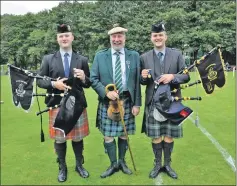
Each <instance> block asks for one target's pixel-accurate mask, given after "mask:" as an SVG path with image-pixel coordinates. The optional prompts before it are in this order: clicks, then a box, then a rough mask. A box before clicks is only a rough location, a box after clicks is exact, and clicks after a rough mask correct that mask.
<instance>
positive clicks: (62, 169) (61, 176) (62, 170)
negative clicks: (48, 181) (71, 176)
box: [58, 165, 67, 182]
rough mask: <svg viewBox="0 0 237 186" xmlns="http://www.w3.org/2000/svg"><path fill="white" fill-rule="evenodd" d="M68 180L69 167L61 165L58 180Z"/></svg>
mask: <svg viewBox="0 0 237 186" xmlns="http://www.w3.org/2000/svg"><path fill="white" fill-rule="evenodd" d="M66 180H67V167H66V166H64V165H63V166H62V165H60V167H59V172H58V181H59V182H65V181H66Z"/></svg>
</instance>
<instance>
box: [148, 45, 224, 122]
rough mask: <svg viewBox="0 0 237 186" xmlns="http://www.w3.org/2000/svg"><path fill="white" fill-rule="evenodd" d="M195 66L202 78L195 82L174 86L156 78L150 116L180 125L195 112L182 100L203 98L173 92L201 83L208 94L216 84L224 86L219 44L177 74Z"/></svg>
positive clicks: (160, 120)
mask: <svg viewBox="0 0 237 186" xmlns="http://www.w3.org/2000/svg"><path fill="white" fill-rule="evenodd" d="M194 67H196V69H197V71H198V73H199V75H200V80H196V81H195V82H192V83H189V84H181V85H179V87H178V88H174V87H172V86H171V84H170V83H169V84H163V83H161V84H159V83H158V79H159V78H157V79H155V80H154V83H155V88H154V92H153V96H152V102H151V104H152V106H151V107H150V110H149V111H148V117H149V115H150V114H153V116H154V118H155V119H156V120H157V121H159V122H163V121H167V120H169V121H170V122H171V123H172V124H174V125H180V124H182V123H183V121H184V120H185V119H187V118H188V117H189V116H190V115H191V114H192V113H193V110H192V109H191V108H189V107H187V106H184V105H183V104H182V103H181V101H187V100H196V101H201V100H202V98H201V97H200V96H196V97H178V96H174V95H173V94H176V93H177V92H178V91H180V90H181V89H186V88H188V87H191V86H194V85H198V84H201V83H202V86H203V88H204V90H205V92H206V93H207V94H212V93H213V91H214V89H215V85H217V86H218V87H219V88H221V87H223V86H224V84H225V74H224V60H223V59H222V56H221V51H220V47H219V46H218V47H215V48H213V49H212V50H211V51H210V52H208V53H207V54H206V55H204V56H202V57H201V59H199V60H195V61H194V64H193V65H191V66H189V67H187V68H184V69H182V70H181V71H180V72H178V73H177V74H188V73H189V71H190V70H191V69H192V68H194ZM148 78H149V76H148ZM152 108H154V110H153V113H151V109H152ZM196 120H197V121H195V122H198V116H197V119H196Z"/></svg>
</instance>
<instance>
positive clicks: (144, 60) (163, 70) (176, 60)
mask: <svg viewBox="0 0 237 186" xmlns="http://www.w3.org/2000/svg"><path fill="white" fill-rule="evenodd" d="M166 40H167V34H166V31H165V27H164V24H163V23H157V24H155V25H152V29H151V42H152V43H153V45H154V49H152V50H150V51H148V52H146V53H144V54H142V55H141V57H140V59H141V84H142V85H146V97H145V109H144V116H143V124H142V133H143V132H145V134H146V135H147V136H148V137H150V138H151V139H152V148H153V152H154V155H155V163H154V168H153V169H152V171H151V172H150V174H149V177H150V178H155V177H156V176H157V175H158V173H159V171H160V170H161V166H162V149H163V151H164V170H165V172H166V173H167V174H168V175H169V176H170V177H172V178H175V179H177V177H178V176H177V174H176V173H175V171H174V170H173V169H172V168H171V166H170V162H171V153H172V150H173V146H174V141H173V138H181V137H183V130H182V125H173V124H172V123H171V122H170V121H169V120H165V121H157V120H156V119H155V118H154V115H153V112H154V104H152V99H153V96H154V90H155V83H154V81H155V80H157V78H159V81H158V82H159V83H163V84H167V83H170V86H171V89H172V87H174V86H175V87H176V88H178V87H179V84H181V83H187V82H188V81H189V80H190V78H189V75H188V74H177V73H178V72H179V71H180V70H182V69H184V67H185V62H184V58H183V57H182V53H181V51H179V50H177V49H174V48H168V47H166V44H165V43H166ZM174 96H179V97H180V96H181V92H180V91H178V92H177V93H176V94H175V95H174ZM162 137H163V139H162Z"/></svg>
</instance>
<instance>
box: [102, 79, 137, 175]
mask: <svg viewBox="0 0 237 186" xmlns="http://www.w3.org/2000/svg"><path fill="white" fill-rule="evenodd" d="M110 87H112V88H113V90H115V91H116V90H117V88H116V85H115V84H108V85H107V86H106V87H105V92H106V93H107V92H108V91H109V88H110ZM117 103H118V108H119V112H120V117H121V122H122V124H123V129H124V133H125V136H126V138H127V142H128V149H129V153H130V156H131V159H132V164H133V168H134V171H137V170H136V166H135V163H134V160H133V155H132V150H131V147H130V144H129V138H128V133H127V129H126V126H125V123H124V119H123V114H122V108H121V105H120V103H119V99H117Z"/></svg>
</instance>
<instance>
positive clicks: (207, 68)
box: [196, 48, 225, 94]
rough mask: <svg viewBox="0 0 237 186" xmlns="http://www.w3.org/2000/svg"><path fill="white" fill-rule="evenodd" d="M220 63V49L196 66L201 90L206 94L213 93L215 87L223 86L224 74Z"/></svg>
mask: <svg viewBox="0 0 237 186" xmlns="http://www.w3.org/2000/svg"><path fill="white" fill-rule="evenodd" d="M222 61H223V59H222V57H221V52H220V49H218V48H216V49H215V50H213V51H212V52H211V53H210V54H208V55H206V56H205V57H204V58H203V59H201V60H200V61H198V62H197V64H196V67H197V69H198V72H199V74H200V78H201V80H202V85H203V88H204V90H205V91H206V93H207V94H211V93H212V92H213V91H214V89H215V85H217V86H218V87H219V88H221V87H223V86H224V85H225V74H224V66H223V62H222Z"/></svg>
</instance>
